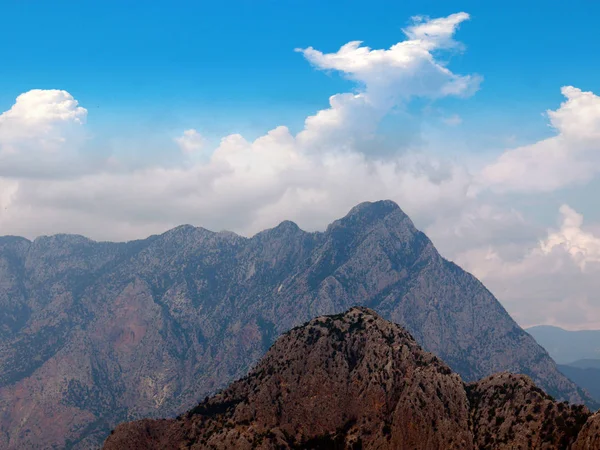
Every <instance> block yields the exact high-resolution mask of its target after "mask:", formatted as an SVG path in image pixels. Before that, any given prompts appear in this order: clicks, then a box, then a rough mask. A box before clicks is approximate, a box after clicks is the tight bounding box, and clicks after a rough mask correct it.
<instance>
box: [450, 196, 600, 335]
mask: <svg viewBox="0 0 600 450" xmlns="http://www.w3.org/2000/svg"><path fill="white" fill-rule="evenodd" d="M560 214H561V218H562V222H561V227H560V229H559V230H550V231H548V232H547V235H546V237H544V238H543V239H541V240H538V241H537V242H536V241H529V242H530V245H520V246H518V247H517V248H516V249H515V248H514V247H513V248H510V243H509V242H504V243H503V242H499V243H490V242H486V243H483V242H480V245H479V246H474V247H473V248H470V249H467V250H464V251H463V252H460V253H458V254H457V255H456V257H455V260H456V261H457V263H459V264H460V265H462V266H463V267H465V268H466V269H467V270H469V271H471V272H472V273H473V274H474V275H475V276H476V277H478V278H479V279H480V280H482V281H483V282H484V284H486V286H488V287H489V288H490V289H491V290H492V292H494V293H495V294H496V295H497V296H498V298H499V299H500V300H501V301H502V302H503V303H504V305H505V306H506V307H507V309H508V310H509V312H510V313H512V315H513V316H514V317H515V318H516V319H517V320H519V321H520V322H521V324H522V325H524V326H529V325H537V324H542V323H548V324H554V325H562V326H566V327H567V328H594V327H600V298H599V297H598V296H597V292H598V289H599V288H600V280H599V277H598V274H599V272H600V237H598V236H595V235H594V234H593V233H591V232H589V231H586V230H584V229H582V225H583V216H582V215H581V214H578V213H577V212H575V211H574V210H573V209H572V208H570V207H569V206H567V205H563V206H562V207H561V208H560ZM506 247H509V250H510V251H506V250H507V249H506ZM515 250H517V252H515Z"/></svg>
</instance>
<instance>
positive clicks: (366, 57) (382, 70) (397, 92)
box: [297, 13, 481, 148]
mask: <svg viewBox="0 0 600 450" xmlns="http://www.w3.org/2000/svg"><path fill="white" fill-rule="evenodd" d="M468 18H469V15H468V14H466V13H459V14H453V15H451V16H449V17H445V18H439V19H433V20H428V19H424V18H421V17H418V18H414V24H413V25H412V26H410V27H408V28H407V29H405V30H404V32H405V34H406V35H407V37H408V38H409V39H407V40H404V41H402V42H399V43H397V44H394V45H392V46H391V47H390V48H389V49H387V50H381V49H378V50H373V49H371V48H369V47H366V46H361V44H362V42H360V41H353V42H349V43H347V44H346V45H343V46H342V47H341V48H340V49H339V50H338V51H337V52H335V53H322V52H321V51H319V50H315V49H314V48H313V47H308V48H306V49H297V51H299V52H301V53H302V54H303V55H304V56H305V58H306V59H307V60H308V61H310V62H311V63H312V64H313V65H314V66H315V67H316V68H318V69H322V70H336V71H339V72H341V73H342V74H343V75H344V76H346V77H347V78H349V79H351V80H353V81H356V82H357V83H358V84H359V92H358V93H356V94H350V93H347V94H337V95H334V96H332V97H331V98H330V108H329V109H326V110H323V111H319V113H317V114H316V115H314V116H311V117H309V118H307V119H306V124H305V129H304V131H302V132H301V133H300V134H299V135H298V141H299V143H300V144H302V145H304V146H305V147H308V148H311V147H315V146H317V147H318V148H321V147H319V145H320V144H324V145H326V146H331V145H336V146H337V147H338V148H346V147H347V146H348V145H350V146H356V144H357V140H361V139H368V138H369V137H372V133H373V132H374V131H375V128H376V125H377V123H378V122H379V121H380V120H381V118H382V117H383V116H384V115H385V114H387V113H388V112H389V111H390V110H391V109H392V108H393V107H394V106H397V105H403V104H405V103H406V102H408V101H410V99H412V98H414V97H426V98H432V99H436V98H440V97H446V96H451V95H454V96H468V95H471V94H473V93H474V92H475V91H476V90H477V89H478V88H479V84H480V83H481V77H479V76H477V75H457V74H454V73H453V72H452V71H450V70H449V69H448V68H447V67H446V66H445V65H444V64H442V63H441V62H439V61H438V60H437V59H436V58H435V57H434V55H433V53H432V52H434V51H439V50H447V49H452V48H456V49H457V48H460V46H459V45H458V43H457V42H456V41H454V39H453V36H454V33H455V32H456V30H457V28H458V26H459V24H460V23H461V22H463V21H465V20H468Z"/></svg>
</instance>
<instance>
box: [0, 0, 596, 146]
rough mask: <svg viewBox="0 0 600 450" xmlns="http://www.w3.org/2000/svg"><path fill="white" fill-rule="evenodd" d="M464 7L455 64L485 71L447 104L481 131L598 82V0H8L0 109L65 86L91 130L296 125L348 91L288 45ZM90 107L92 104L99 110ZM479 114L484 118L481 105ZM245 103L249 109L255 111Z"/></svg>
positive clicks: (330, 42)
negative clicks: (470, 93)
mask: <svg viewBox="0 0 600 450" xmlns="http://www.w3.org/2000/svg"><path fill="white" fill-rule="evenodd" d="M463 10H464V11H467V12H469V13H470V15H471V17H472V19H471V21H470V22H469V23H467V24H465V25H464V26H462V27H461V30H460V31H459V33H458V37H459V39H460V40H461V41H462V42H464V43H465V45H466V46H467V49H468V50H467V51H466V52H465V53H464V54H461V55H454V56H452V59H451V64H452V68H453V70H454V71H455V72H457V73H479V74H481V75H483V76H484V79H485V81H484V84H483V85H482V89H481V90H480V91H479V92H478V93H477V95H475V96H474V97H473V98H471V99H470V100H469V101H468V102H464V101H462V100H454V99H452V100H449V101H447V102H442V106H444V107H447V108H448V109H450V110H452V111H456V112H457V113H459V114H461V116H463V118H464V119H469V120H468V123H469V124H470V125H471V126H472V127H477V128H478V129H482V128H483V129H484V130H487V129H489V128H490V127H489V122H490V121H493V122H494V124H495V125H494V127H495V132H496V133H497V134H498V132H504V133H505V134H507V135H512V134H523V135H524V137H525V138H531V137H533V136H536V135H540V134H542V133H544V132H546V124H545V122H544V120H543V118H541V117H540V113H541V112H542V111H544V110H545V109H547V108H549V107H551V106H554V105H556V104H557V103H558V102H560V100H561V95H560V92H559V90H558V87H559V86H562V85H565V84H572V85H575V86H579V87H581V88H582V89H584V90H592V91H598V90H599V89H598V87H599V86H598V85H599V84H600V78H599V77H597V71H598V69H599V68H600V58H594V54H595V52H596V51H597V31H596V29H597V20H598V17H600V4H598V3H597V2H593V1H574V2H569V3H568V6H567V5H566V4H565V3H564V2H561V1H544V2H542V1H531V2H528V3H527V7H523V3H522V2H516V1H504V2H501V3H499V2H482V1H463V2H459V1H456V2H455V1H453V2H447V1H402V2H399V1H371V2H364V1H363V2H359V1H343V2H342V1H328V2H322V1H313V0H308V1H307V0H303V1H274V0H259V1H256V0H255V1H250V0H247V1H241V0H240V1H223V2H181V1H172V2H158V1H150V2H143V3H141V2H123V1H103V2H81V1H60V2H23V1H3V2H2V11H3V13H2V15H1V17H0V38H1V39H2V42H5V45H4V46H2V49H1V57H2V61H3V63H2V65H0V105H2V106H3V107H4V109H6V108H8V107H9V106H10V105H11V104H12V102H13V101H14V98H15V97H16V95H18V94H19V93H21V92H25V91H27V90H29V89H31V88H60V89H65V90H67V91H69V92H70V93H71V94H72V95H73V96H74V97H75V98H77V99H78V100H79V102H80V103H81V104H84V105H86V107H87V108H88V109H89V110H90V115H89V118H88V121H89V123H90V126H108V127H118V123H115V122H118V121H116V117H123V116H124V117H127V118H128V120H129V122H132V121H133V122H137V123H138V124H139V126H140V127H142V128H143V127H148V128H150V127H151V128H156V127H158V129H162V128H165V129H169V127H171V126H172V127H175V128H176V127H179V126H196V127H202V128H203V129H204V130H205V132H206V133H209V134H211V133H214V134H215V135H223V134H226V132H233V131H246V132H250V133H252V132H254V133H259V132H264V131H265V130H267V129H269V128H272V127H274V126H276V125H278V124H280V123H282V121H283V122H284V123H286V124H288V125H289V126H291V127H292V128H293V127H296V128H297V127H299V126H300V125H301V123H302V121H303V119H304V117H306V116H307V115H308V114H309V113H312V112H314V111H315V110H316V109H320V108H322V107H324V106H326V101H327V97H328V96H329V95H332V94H334V93H337V92H340V91H343V90H346V89H347V85H348V83H347V82H345V81H344V80H343V79H342V77H340V76H337V75H332V76H327V75H324V74H323V73H320V72H317V71H315V70H313V69H312V68H311V67H310V65H308V64H307V63H306V61H304V60H303V58H302V57H301V56H300V55H299V54H297V53H295V52H294V51H293V49H294V48H296V47H307V46H309V45H313V46H315V47H317V48H319V49H322V50H323V51H335V50H337V48H339V46H340V45H342V44H343V43H345V42H348V41H350V40H363V41H365V44H366V45H369V46H371V47H373V48H387V47H388V46H389V45H391V44H392V43H395V42H397V41H398V40H400V39H401V38H402V33H401V30H400V29H401V28H402V27H404V26H406V24H407V23H408V21H409V18H410V17H411V16H414V15H419V14H420V15H429V16H431V17H438V16H444V15H448V14H450V13H452V12H456V11H463ZM94 108H96V109H94ZM482 111H485V115H483V114H482ZM249 113H251V114H249Z"/></svg>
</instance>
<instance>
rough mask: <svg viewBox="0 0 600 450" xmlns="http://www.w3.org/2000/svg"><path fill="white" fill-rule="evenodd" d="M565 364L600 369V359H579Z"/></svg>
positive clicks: (580, 367) (579, 367)
mask: <svg viewBox="0 0 600 450" xmlns="http://www.w3.org/2000/svg"><path fill="white" fill-rule="evenodd" d="M565 365H567V366H569V367H577V368H578V369H600V359H578V360H577V361H573V362H572V363H569V364H565ZM559 367H560V365H559Z"/></svg>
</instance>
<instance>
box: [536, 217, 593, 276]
mask: <svg viewBox="0 0 600 450" xmlns="http://www.w3.org/2000/svg"><path fill="white" fill-rule="evenodd" d="M560 213H561V215H562V218H563V220H562V226H561V227H560V230H558V231H554V232H551V233H550V234H549V235H548V238H547V239H546V240H544V241H542V242H541V244H540V250H541V251H542V253H544V254H546V255H548V254H551V253H552V252H553V251H555V250H556V249H561V250H562V251H565V252H566V253H567V254H569V256H570V257H571V258H572V259H573V261H574V262H575V263H576V264H577V265H578V266H579V267H580V268H581V270H582V271H585V270H586V266H587V265H588V264H589V263H600V237H596V236H594V234H592V233H590V232H586V231H584V230H582V228H581V227H582V225H583V215H581V214H578V213H577V212H576V211H575V210H573V209H572V208H570V207H569V206H568V205H563V206H561V207H560Z"/></svg>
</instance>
